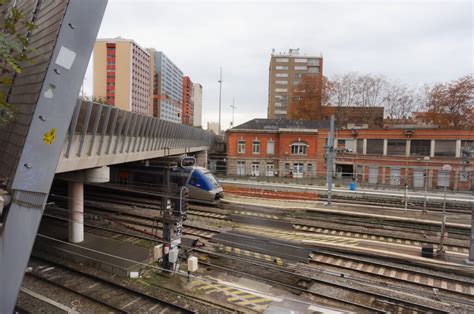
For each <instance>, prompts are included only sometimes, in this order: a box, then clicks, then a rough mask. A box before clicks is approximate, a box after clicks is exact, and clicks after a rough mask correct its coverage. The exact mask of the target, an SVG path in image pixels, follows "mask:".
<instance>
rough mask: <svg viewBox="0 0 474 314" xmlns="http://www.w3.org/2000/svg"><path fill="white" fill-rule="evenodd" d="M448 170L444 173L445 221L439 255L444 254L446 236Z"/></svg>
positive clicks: (442, 225) (442, 227)
mask: <svg viewBox="0 0 474 314" xmlns="http://www.w3.org/2000/svg"><path fill="white" fill-rule="evenodd" d="M447 180H448V171H446V170H445V173H444V199H443V222H442V223H441V236H440V240H439V248H438V255H439V256H444V255H445V250H444V238H445V233H446V187H447V186H448V183H447Z"/></svg>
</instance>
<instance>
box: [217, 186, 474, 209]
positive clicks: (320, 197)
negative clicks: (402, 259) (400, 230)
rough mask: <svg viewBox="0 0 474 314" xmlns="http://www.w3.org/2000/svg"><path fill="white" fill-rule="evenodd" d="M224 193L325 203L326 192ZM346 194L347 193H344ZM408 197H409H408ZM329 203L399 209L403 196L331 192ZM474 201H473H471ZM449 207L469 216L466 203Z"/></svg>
mask: <svg viewBox="0 0 474 314" xmlns="http://www.w3.org/2000/svg"><path fill="white" fill-rule="evenodd" d="M224 192H225V193H231V194H236V195H241V196H249V197H258V198H267V199H272V198H274V199H286V200H308V201H320V202H325V201H327V192H325V191H317V192H308V191H306V192H304V191H303V192H301V191H276V190H275V189H272V188H270V187H268V186H262V187H261V188H257V187H254V188H242V187H235V186H232V187H230V186H228V185H227V186H225V185H224ZM346 194H347V193H346ZM409 197H410V195H409ZM411 197H412V199H409V202H408V205H409V208H410V209H416V210H423V207H424V200H423V199H421V200H414V199H413V196H411ZM331 201H332V202H334V203H341V204H347V203H349V204H358V205H371V206H380V207H381V208H400V207H403V206H404V197H403V195H381V196H377V195H357V194H355V195H343V194H342V193H341V192H333V194H332V197H331ZM473 201H474V199H473ZM448 204H449V207H448V208H447V212H449V213H455V214H470V213H471V211H472V206H470V205H469V203H468V202H464V203H456V202H451V201H448ZM427 209H428V210H430V211H442V209H443V202H442V201H441V200H438V201H435V202H433V201H431V202H430V203H429V204H428V207H427Z"/></svg>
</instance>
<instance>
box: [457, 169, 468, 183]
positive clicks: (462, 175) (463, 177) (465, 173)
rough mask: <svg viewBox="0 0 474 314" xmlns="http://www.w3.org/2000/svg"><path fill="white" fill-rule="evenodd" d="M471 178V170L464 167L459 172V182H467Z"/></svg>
mask: <svg viewBox="0 0 474 314" xmlns="http://www.w3.org/2000/svg"><path fill="white" fill-rule="evenodd" d="M468 179H469V171H467V170H465V169H462V170H461V171H460V172H459V182H467V181H468Z"/></svg>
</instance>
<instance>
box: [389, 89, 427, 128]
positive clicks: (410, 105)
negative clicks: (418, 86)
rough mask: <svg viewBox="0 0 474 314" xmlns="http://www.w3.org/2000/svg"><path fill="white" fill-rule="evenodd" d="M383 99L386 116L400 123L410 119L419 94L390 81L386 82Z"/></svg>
mask: <svg viewBox="0 0 474 314" xmlns="http://www.w3.org/2000/svg"><path fill="white" fill-rule="evenodd" d="M383 100H384V107H385V114H386V116H387V117H388V118H389V119H392V120H393V121H395V123H396V124H400V123H406V122H407V121H408V120H409V119H410V115H411V113H412V112H413V111H414V110H415V108H416V107H417V104H418V102H419V96H418V94H417V92H416V91H415V90H414V89H411V88H409V87H408V86H406V85H404V84H400V83H394V82H392V83H389V84H388V86H387V89H386V90H385V96H384V99H383Z"/></svg>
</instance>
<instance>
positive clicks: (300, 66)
mask: <svg viewBox="0 0 474 314" xmlns="http://www.w3.org/2000/svg"><path fill="white" fill-rule="evenodd" d="M307 69H308V67H307V66H306V65H297V66H295V70H297V71H306V70H307Z"/></svg>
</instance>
